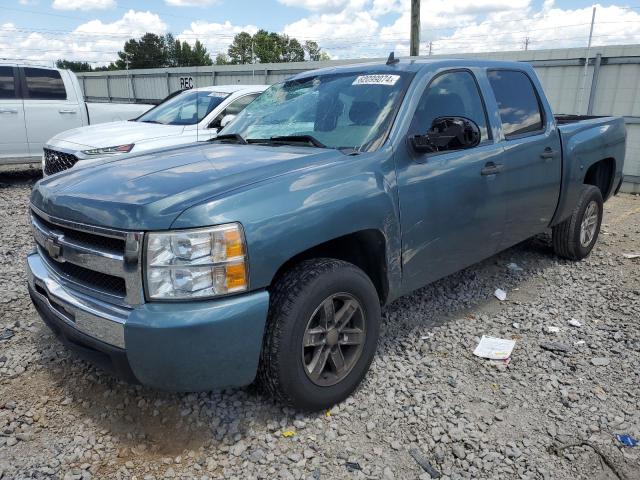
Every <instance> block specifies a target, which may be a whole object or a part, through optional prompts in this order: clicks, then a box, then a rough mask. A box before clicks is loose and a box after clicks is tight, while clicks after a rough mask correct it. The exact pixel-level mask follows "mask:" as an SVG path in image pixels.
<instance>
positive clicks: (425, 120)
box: [409, 71, 489, 142]
mask: <svg viewBox="0 0 640 480" xmlns="http://www.w3.org/2000/svg"><path fill="white" fill-rule="evenodd" d="M438 117H466V118H468V119H470V120H473V121H474V122H475V123H476V124H477V125H478V127H479V128H480V141H481V142H484V141H485V140H488V139H489V130H488V129H487V114H486V110H485V108H484V104H483V103H482V98H481V97H480V91H479V90H478V85H477V84H476V81H475V78H474V77H473V75H472V74H471V73H470V72H467V71H458V72H450V73H444V74H442V75H439V76H438V77H436V78H435V79H434V80H433V81H432V82H431V83H430V84H429V86H428V87H427V89H426V90H425V92H424V93H423V94H422V98H421V99H420V103H418V108H417V109H416V113H415V115H414V117H413V120H412V122H411V127H410V129H409V133H410V134H411V135H415V134H424V133H426V132H427V131H428V130H429V129H430V128H431V124H432V123H433V121H434V120H435V119H436V118H438Z"/></svg>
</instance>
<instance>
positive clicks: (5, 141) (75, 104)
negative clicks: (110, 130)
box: [0, 62, 152, 164]
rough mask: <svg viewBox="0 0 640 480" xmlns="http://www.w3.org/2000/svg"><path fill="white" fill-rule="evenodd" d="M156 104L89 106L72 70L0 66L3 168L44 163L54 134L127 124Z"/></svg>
mask: <svg viewBox="0 0 640 480" xmlns="http://www.w3.org/2000/svg"><path fill="white" fill-rule="evenodd" d="M151 107H152V105H143V104H124V103H122V104H117V103H86V102H85V101H84V99H83V97H82V90H81V89H80V84H79V83H78V79H77V78H76V76H75V75H74V74H73V72H71V71H70V70H60V69H57V68H50V67H42V66H35V65H24V64H16V63H6V62H2V63H0V164H9V163H30V162H40V160H41V158H42V146H43V145H44V143H45V141H46V140H48V139H49V138H51V137H52V136H54V135H55V134H57V133H59V132H62V131H64V130H69V129H71V128H76V127H81V126H83V125H89V124H95V123H103V122H112V121H114V120H127V119H129V118H135V117H137V116H139V115H140V114H142V113H144V112H146V111H147V110H149V109H150V108H151Z"/></svg>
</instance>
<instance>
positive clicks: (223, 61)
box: [216, 53, 229, 65]
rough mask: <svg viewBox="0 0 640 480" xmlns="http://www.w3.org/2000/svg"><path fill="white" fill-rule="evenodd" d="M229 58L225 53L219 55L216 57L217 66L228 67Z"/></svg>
mask: <svg viewBox="0 0 640 480" xmlns="http://www.w3.org/2000/svg"><path fill="white" fill-rule="evenodd" d="M228 64H229V57H227V56H226V55H225V54H224V53H219V54H218V55H216V65H228Z"/></svg>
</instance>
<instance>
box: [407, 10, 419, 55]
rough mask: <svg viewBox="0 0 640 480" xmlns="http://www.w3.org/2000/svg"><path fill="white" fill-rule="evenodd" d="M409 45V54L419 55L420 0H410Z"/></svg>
mask: <svg viewBox="0 0 640 480" xmlns="http://www.w3.org/2000/svg"><path fill="white" fill-rule="evenodd" d="M410 42H411V45H410V48H409V55H411V56H412V57H417V56H418V55H420V0H411V40H410Z"/></svg>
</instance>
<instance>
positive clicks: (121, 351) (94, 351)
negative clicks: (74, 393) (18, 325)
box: [27, 253, 269, 392]
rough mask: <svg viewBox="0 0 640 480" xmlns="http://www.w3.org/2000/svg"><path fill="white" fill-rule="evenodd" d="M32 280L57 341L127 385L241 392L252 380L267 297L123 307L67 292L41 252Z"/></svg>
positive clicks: (30, 270) (31, 268)
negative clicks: (132, 383)
mask: <svg viewBox="0 0 640 480" xmlns="http://www.w3.org/2000/svg"><path fill="white" fill-rule="evenodd" d="M27 278H28V285H29V294H30V295H31V298H32V300H33V303H34V305H35V307H36V310H37V311H38V313H39V314H40V316H41V317H42V319H43V320H44V322H45V323H46V324H47V325H48V326H49V327H50V328H51V329H52V330H53V331H54V332H55V333H56V335H57V336H58V337H59V338H61V340H63V342H64V343H65V344H66V345H67V346H69V347H70V348H71V349H73V350H75V351H77V352H78V353H79V354H80V355H82V356H83V357H84V358H85V359H87V360H89V361H90V362H92V363H94V364H96V365H98V366H99V367H102V368H104V369H106V370H108V371H110V372H111V373H114V374H116V375H117V376H119V377H122V378H124V379H126V380H128V381H135V382H139V383H141V384H143V385H147V386H150V387H152V388H158V389H162V390H171V391H189V392H192V391H206V390H211V389H214V388H220V387H227V386H244V385H248V384H249V383H251V382H252V381H253V379H254V378H255V375H256V371H257V368H258V361H259V358H260V350H261V348H262V337H263V333H264V327H265V323H266V318H267V310H268V307H269V294H268V293H267V292H266V291H260V292H253V293H248V294H244V295H237V296H233V297H228V298H222V299H217V300H208V301H196V302H183V303H146V304H142V305H138V306H136V307H132V308H124V307H120V306H116V305H112V304H109V303H106V302H103V301H100V300H97V299H94V298H92V297H90V296H87V295H85V294H81V293H79V292H76V291H74V290H72V289H70V288H68V287H66V286H63V285H62V284H61V283H60V282H59V281H58V280H57V278H56V275H55V274H54V273H52V272H51V271H49V269H48V268H47V266H46V264H45V263H44V262H43V260H42V259H41V257H40V255H38V253H32V254H30V255H29V256H28V257H27Z"/></svg>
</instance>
